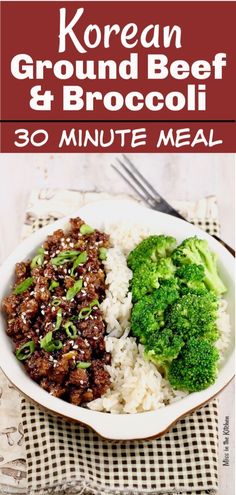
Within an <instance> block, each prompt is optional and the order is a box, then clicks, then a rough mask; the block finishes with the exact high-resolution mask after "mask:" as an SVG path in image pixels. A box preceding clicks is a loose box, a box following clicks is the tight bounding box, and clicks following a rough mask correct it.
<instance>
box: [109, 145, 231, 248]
mask: <svg viewBox="0 0 236 495" xmlns="http://www.w3.org/2000/svg"><path fill="white" fill-rule="evenodd" d="M122 157H123V160H121V159H120V158H118V157H117V158H116V162H117V163H118V166H116V165H114V164H111V166H112V168H113V169H114V170H115V171H116V172H117V173H118V174H119V175H120V176H121V177H122V178H123V179H124V181H125V182H126V183H127V184H128V185H129V186H130V187H131V188H132V189H133V191H135V193H136V194H137V195H138V196H139V197H140V198H141V199H142V200H143V201H144V202H145V203H146V204H147V205H148V206H149V207H150V208H152V209H153V210H157V211H161V212H162V213H168V214H169V215H172V216H175V217H177V218H181V219H182V220H185V221H186V222H187V220H186V218H184V217H183V216H182V215H180V213H179V212H178V211H177V210H175V209H174V208H173V207H172V206H171V205H170V204H169V203H168V202H167V201H166V200H165V199H164V198H163V197H162V196H160V194H159V193H158V192H157V191H156V189H155V188H154V187H153V186H152V185H151V184H150V182H148V181H147V179H146V178H145V177H144V176H143V174H141V172H139V170H138V169H137V168H136V167H135V165H134V164H133V163H132V162H131V160H130V159H129V158H128V157H127V156H126V155H124V154H123V155H122ZM212 237H214V238H215V239H216V240H217V241H218V242H220V243H221V244H222V245H223V246H224V247H225V248H226V249H227V250H228V251H229V252H230V253H231V254H232V255H233V256H235V250H234V249H233V248H232V247H231V246H229V245H228V244H226V242H224V241H223V240H222V239H220V238H219V237H218V236H217V235H215V234H212Z"/></svg>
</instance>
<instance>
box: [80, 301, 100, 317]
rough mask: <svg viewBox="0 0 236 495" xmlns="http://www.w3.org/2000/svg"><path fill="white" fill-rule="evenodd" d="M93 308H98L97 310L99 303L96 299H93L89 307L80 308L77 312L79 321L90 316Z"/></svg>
mask: <svg viewBox="0 0 236 495" xmlns="http://www.w3.org/2000/svg"><path fill="white" fill-rule="evenodd" d="M94 306H98V308H99V302H98V300H97V299H94V300H93V301H92V302H91V303H90V304H89V306H86V308H82V309H81V310H80V312H79V319H80V320H84V319H85V318H87V317H88V316H90V314H91V313H92V311H93V307H94Z"/></svg>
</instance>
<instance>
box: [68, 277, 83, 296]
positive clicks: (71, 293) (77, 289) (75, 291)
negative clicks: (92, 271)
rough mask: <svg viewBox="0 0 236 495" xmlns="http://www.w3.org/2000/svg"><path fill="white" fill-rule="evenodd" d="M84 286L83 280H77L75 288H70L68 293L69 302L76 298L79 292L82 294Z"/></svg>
mask: <svg viewBox="0 0 236 495" xmlns="http://www.w3.org/2000/svg"><path fill="white" fill-rule="evenodd" d="M82 286H83V280H81V279H80V280H77V281H76V282H75V283H74V285H73V287H70V288H69V289H68V291H67V293H66V300H67V301H70V300H71V299H73V297H75V296H76V294H78V292H80V290H81V289H82Z"/></svg>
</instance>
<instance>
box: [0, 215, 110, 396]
mask: <svg viewBox="0 0 236 495" xmlns="http://www.w3.org/2000/svg"><path fill="white" fill-rule="evenodd" d="M107 247H109V237H108V236H107V235H106V234H104V233H102V232H99V231H98V230H94V229H93V228H91V227H90V226H89V225H87V224H85V223H84V222H83V220H81V219H80V218H74V219H71V220H70V230H69V231H67V232H63V230H57V231H56V232H54V233H53V234H52V235H50V236H48V238H47V239H46V241H45V242H44V244H43V246H42V247H40V248H39V249H38V251H37V253H36V255H35V256H34V258H33V259H32V260H29V261H26V262H21V263H17V265H16V270H15V283H14V287H13V289H12V292H11V294H10V295H9V296H7V297H6V298H5V299H4V300H3V310H4V311H5V313H6V316H7V334H8V335H9V336H10V337H11V338H12V340H13V342H14V344H15V354H16V357H17V359H19V360H20V361H21V362H22V363H23V364H24V366H25V369H26V371H27V373H28V374H29V375H30V377H31V378H32V379H33V380H35V381H36V382H37V383H39V385H40V386H41V387H42V388H44V389H45V390H47V391H48V392H49V393H50V394H52V395H54V396H56V397H61V398H62V399H64V400H66V401H68V402H71V403H72V404H75V405H80V404H81V405H85V404H86V403H87V402H90V401H92V400H93V399H96V398H98V397H100V396H101V395H102V394H104V393H105V392H106V391H107V389H108V388H109V385H110V377H109V374H108V372H107V370H106V369H105V364H109V363H110V354H108V353H107V352H106V350H105V342H104V335H105V324H104V321H103V317H102V312H101V311H100V309H99V306H100V303H101V302H102V301H103V299H104V297H105V282H104V279H105V273H104V269H103V260H104V259H105V258H106V248H107Z"/></svg>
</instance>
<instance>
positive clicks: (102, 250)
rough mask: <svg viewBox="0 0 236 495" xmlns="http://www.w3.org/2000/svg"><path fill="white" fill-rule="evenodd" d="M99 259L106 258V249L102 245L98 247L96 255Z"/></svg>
mask: <svg viewBox="0 0 236 495" xmlns="http://www.w3.org/2000/svg"><path fill="white" fill-rule="evenodd" d="M98 257H99V259H100V260H106V259H107V249H106V248H104V247H101V248H100V249H99V255H98Z"/></svg>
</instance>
